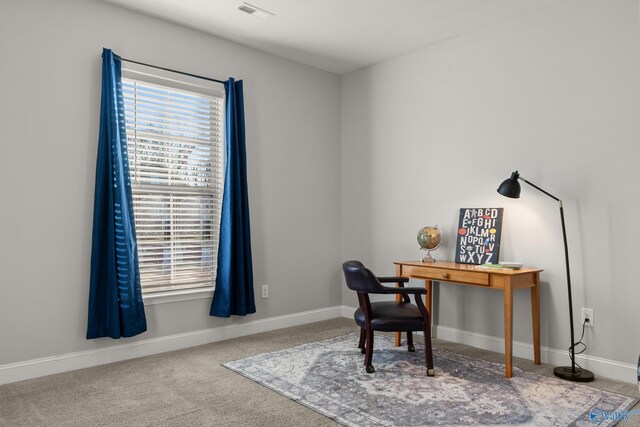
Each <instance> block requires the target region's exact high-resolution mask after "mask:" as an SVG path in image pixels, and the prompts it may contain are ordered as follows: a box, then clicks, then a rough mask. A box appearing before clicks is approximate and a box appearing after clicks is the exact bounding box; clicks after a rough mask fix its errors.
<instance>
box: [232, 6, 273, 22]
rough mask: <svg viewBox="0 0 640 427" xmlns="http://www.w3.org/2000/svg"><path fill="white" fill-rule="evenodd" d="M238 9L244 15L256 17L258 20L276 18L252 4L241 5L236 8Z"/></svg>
mask: <svg viewBox="0 0 640 427" xmlns="http://www.w3.org/2000/svg"><path fill="white" fill-rule="evenodd" d="M238 9H239V10H240V11H242V12H244V13H247V14H249V15H253V16H257V17H258V18H262V19H267V18H271V17H272V16H276V15H275V14H273V13H271V12H269V11H267V10H264V9H260V8H259V7H256V6H254V5H252V4H249V3H246V2H245V3H242V4H241V5H240V6H238Z"/></svg>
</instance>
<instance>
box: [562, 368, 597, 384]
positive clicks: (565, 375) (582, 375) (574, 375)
mask: <svg viewBox="0 0 640 427" xmlns="http://www.w3.org/2000/svg"><path fill="white" fill-rule="evenodd" d="M553 374H554V375H555V376H556V377H558V378H562V379H563V380H567V381H574V382H578V383H590V382H591V381H593V380H594V379H595V376H594V375H593V372H591V371H587V370H586V369H580V368H575V371H574V370H572V369H571V366H558V367H557V368H555V369H554V370H553Z"/></svg>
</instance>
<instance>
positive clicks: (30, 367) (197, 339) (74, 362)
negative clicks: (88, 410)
mask: <svg viewBox="0 0 640 427" xmlns="http://www.w3.org/2000/svg"><path fill="white" fill-rule="evenodd" d="M343 312H344V307H343V306H335V307H328V308H322V309H319V310H310V311H303V312H300V313H293V314H288V315H284V316H277V317H270V318H267V319H261V320H255V321H249V322H246V323H238V324H233V325H228V326H221V327H218V328H210V329H202V330H199V331H193V332H186V333H182V334H175V335H169V336H165V337H159V338H150V339H147V340H142V341H136V342H133V343H127V344H118V345H115V346H110V347H107V348H101V349H95V350H84V351H78V352H75V353H66V354H61V355H57V356H50V357H43V358H39V359H32V360H26V361H23V362H16V363H9V364H6V365H0V384H8V383H13V382H16V381H22V380H27V379H31V378H37V377H43V376H46V375H52V374H58V373H61V372H67V371H73V370H76V369H83V368H90V367H92V366H98V365H104V364H106V363H113V362H119V361H121V360H127V359H135V358H137V357H143V356H149V355H152V354H158V353H164V352H167V351H173V350H179V349H183V348H188V347H194V346H198V345H203V344H208V343H212V342H217V341H223V340H227V339H231V338H237V337H241V336H245V335H251V334H257V333H261V332H266V331H272V330H276V329H283V328H288V327H291V326H297V325H304V324H306V323H313V322H319V321H322V320H328V319H335V318H338V317H342V315H343Z"/></svg>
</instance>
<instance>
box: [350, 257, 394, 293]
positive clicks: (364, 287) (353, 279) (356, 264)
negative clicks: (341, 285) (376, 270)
mask: <svg viewBox="0 0 640 427" xmlns="http://www.w3.org/2000/svg"><path fill="white" fill-rule="evenodd" d="M342 271H343V272H344V278H345V279H346V281H347V287H348V288H349V289H351V290H352V291H356V292H361V293H365V294H368V293H379V292H380V291H383V290H384V288H383V286H382V285H381V284H380V282H379V281H378V279H377V277H376V276H375V275H374V274H373V273H372V272H371V270H369V269H368V268H366V267H365V266H364V265H362V263H361V262H360V261H347V262H344V263H342Z"/></svg>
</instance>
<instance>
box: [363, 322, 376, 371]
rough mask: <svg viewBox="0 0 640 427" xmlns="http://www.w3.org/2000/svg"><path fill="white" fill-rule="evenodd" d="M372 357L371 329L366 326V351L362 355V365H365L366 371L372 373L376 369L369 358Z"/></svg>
mask: <svg viewBox="0 0 640 427" xmlns="http://www.w3.org/2000/svg"><path fill="white" fill-rule="evenodd" d="M372 359H373V329H371V327H368V328H367V345H366V351H365V355H364V365H365V366H366V367H367V373H369V374H373V373H374V372H375V371H376V370H375V368H374V367H373V365H372V364H371V360H372Z"/></svg>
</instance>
